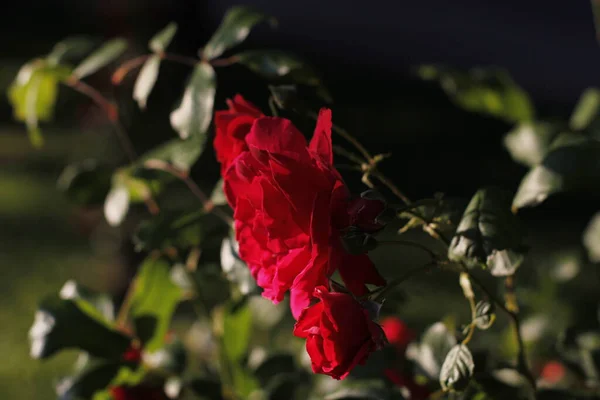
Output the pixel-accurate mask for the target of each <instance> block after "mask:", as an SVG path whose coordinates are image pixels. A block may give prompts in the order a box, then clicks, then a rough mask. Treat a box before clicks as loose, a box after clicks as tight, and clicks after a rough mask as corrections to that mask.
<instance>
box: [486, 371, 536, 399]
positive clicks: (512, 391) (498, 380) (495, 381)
mask: <svg viewBox="0 0 600 400" xmlns="http://www.w3.org/2000/svg"><path fill="white" fill-rule="evenodd" d="M475 379H476V381H477V383H478V384H479V385H478V386H479V387H481V388H482V389H483V390H484V392H485V393H486V394H487V397H486V398H488V399H490V400H505V399H511V400H534V399H535V396H534V390H533V389H532V387H531V384H530V383H529V382H528V381H527V378H525V377H524V376H523V375H522V374H520V373H519V372H517V371H516V370H515V369H512V368H503V369H497V370H494V371H491V372H488V373H483V374H479V375H475Z"/></svg>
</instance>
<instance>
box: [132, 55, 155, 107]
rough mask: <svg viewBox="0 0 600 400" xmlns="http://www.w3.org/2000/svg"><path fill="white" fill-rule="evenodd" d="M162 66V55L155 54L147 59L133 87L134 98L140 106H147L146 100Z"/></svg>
mask: <svg viewBox="0 0 600 400" xmlns="http://www.w3.org/2000/svg"><path fill="white" fill-rule="evenodd" d="M159 68H160V56H159V55H157V54H154V55H152V56H150V57H149V58H148V60H146V62H145V63H144V65H143V66H142V69H141V70H140V73H139V75H138V77H137V79H136V81H135V86H134V87H133V98H134V100H135V101H137V103H138V105H139V106H140V108H142V109H144V108H146V102H147V100H148V96H149V95H150V92H152V88H153V87H154V84H155V83H156V79H157V78H158V70H159Z"/></svg>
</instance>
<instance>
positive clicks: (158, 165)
mask: <svg viewBox="0 0 600 400" xmlns="http://www.w3.org/2000/svg"><path fill="white" fill-rule="evenodd" d="M144 167H145V168H148V169H156V170H160V171H164V172H167V173H169V174H171V175H173V176H174V177H176V178H178V179H180V180H181V181H182V182H183V183H185V185H186V186H187V187H188V189H189V190H190V192H192V194H193V195H194V196H196V197H197V198H198V200H200V202H201V203H202V207H203V209H204V211H205V212H212V213H213V214H215V215H216V216H218V217H219V218H221V219H222V220H223V221H224V222H225V223H226V224H227V225H230V226H231V225H232V224H233V220H232V219H231V217H230V216H229V215H227V214H226V213H224V212H223V211H221V210H220V209H219V208H215V205H214V204H213V202H212V201H211V200H210V199H209V198H208V196H207V195H206V194H205V193H204V192H203V191H202V189H200V187H199V186H198V185H197V184H196V182H194V181H193V180H192V179H191V178H190V177H189V175H188V174H187V172H185V171H181V170H179V169H177V168H175V167H174V166H172V165H171V164H169V163H167V162H164V161H162V160H148V161H146V162H145V163H144Z"/></svg>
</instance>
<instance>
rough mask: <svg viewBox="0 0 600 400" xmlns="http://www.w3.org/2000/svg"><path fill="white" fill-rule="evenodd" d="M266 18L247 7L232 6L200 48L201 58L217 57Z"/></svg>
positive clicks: (241, 40)
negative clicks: (204, 44)
mask: <svg viewBox="0 0 600 400" xmlns="http://www.w3.org/2000/svg"><path fill="white" fill-rule="evenodd" d="M266 18H267V17H266V16H265V15H263V14H261V13H259V12H256V11H254V10H252V9H250V8H248V7H243V6H236V7H232V8H231V9H230V10H229V11H227V14H225V17H223V22H221V25H220V26H219V28H217V30H216V31H215V33H214V34H213V36H212V38H211V39H210V40H209V41H208V43H207V44H206V46H204V48H203V49H202V52H201V54H202V58H203V59H206V60H212V59H213V58H216V57H219V56H220V55H221V54H223V52H225V51H226V50H227V49H229V48H231V47H233V46H235V45H237V44H239V43H241V42H243V41H244V40H245V39H246V37H248V35H249V34H250V30H251V29H252V28H253V27H254V26H255V25H256V24H258V23H259V22H262V21H264V20H265V19H266Z"/></svg>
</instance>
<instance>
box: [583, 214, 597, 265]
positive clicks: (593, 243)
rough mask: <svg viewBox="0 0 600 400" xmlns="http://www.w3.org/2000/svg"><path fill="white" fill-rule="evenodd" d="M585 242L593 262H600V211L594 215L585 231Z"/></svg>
mask: <svg viewBox="0 0 600 400" xmlns="http://www.w3.org/2000/svg"><path fill="white" fill-rule="evenodd" d="M583 243H584V245H585V247H586V249H587V252H588V256H589V258H590V260H591V261H593V262H596V263H597V262H600V213H597V214H595V215H594V216H593V218H592V220H591V221H590V223H589V224H588V226H587V228H586V229H585V232H584V233H583Z"/></svg>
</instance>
